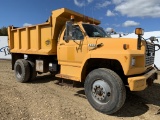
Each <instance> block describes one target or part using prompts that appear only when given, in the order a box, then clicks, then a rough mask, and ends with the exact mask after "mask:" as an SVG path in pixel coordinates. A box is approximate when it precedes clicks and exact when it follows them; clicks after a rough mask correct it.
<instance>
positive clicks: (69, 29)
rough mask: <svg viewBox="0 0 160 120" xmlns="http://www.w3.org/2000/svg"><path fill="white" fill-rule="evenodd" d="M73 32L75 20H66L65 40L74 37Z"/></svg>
mask: <svg viewBox="0 0 160 120" xmlns="http://www.w3.org/2000/svg"><path fill="white" fill-rule="evenodd" d="M72 33H73V22H72V21H67V22H66V32H65V37H64V40H65V41H68V40H71V39H72Z"/></svg>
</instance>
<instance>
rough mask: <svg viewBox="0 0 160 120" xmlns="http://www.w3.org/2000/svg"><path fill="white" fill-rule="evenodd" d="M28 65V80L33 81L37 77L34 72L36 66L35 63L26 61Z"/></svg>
mask: <svg viewBox="0 0 160 120" xmlns="http://www.w3.org/2000/svg"><path fill="white" fill-rule="evenodd" d="M27 61H28V63H29V67H30V71H31V72H30V77H29V80H34V79H35V78H36V76H37V71H36V66H35V63H34V62H33V61H31V60H27Z"/></svg>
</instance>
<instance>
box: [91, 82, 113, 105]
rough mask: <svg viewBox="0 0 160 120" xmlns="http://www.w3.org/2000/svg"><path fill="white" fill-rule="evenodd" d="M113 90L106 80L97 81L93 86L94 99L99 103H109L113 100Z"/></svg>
mask: <svg viewBox="0 0 160 120" xmlns="http://www.w3.org/2000/svg"><path fill="white" fill-rule="evenodd" d="M111 95H112V94H111V88H110V86H109V84H108V83H106V82H105V81H104V80H97V81H95V82H94V83H93V85H92V96H93V99H94V100H95V101H97V102H99V103H107V102H109V101H110V99H111Z"/></svg>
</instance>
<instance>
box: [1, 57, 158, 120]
mask: <svg viewBox="0 0 160 120" xmlns="http://www.w3.org/2000/svg"><path fill="white" fill-rule="evenodd" d="M159 77H160V76H159ZM119 119H121V120H160V79H158V80H157V81H155V83H154V85H153V86H151V87H149V88H147V89H146V90H144V91H141V92H129V93H127V99H126V102H125V105H124V106H123V107H122V109H121V110H120V111H119V112H118V113H116V114H114V115H105V114H102V113H99V112H97V111H96V110H94V109H93V108H92V107H91V106H90V104H89V103H88V101H87V99H86V97H85V95H84V88H83V87H70V86H67V85H65V86H63V85H59V84H58V80H57V79H56V78H54V77H53V76H51V75H50V74H45V75H44V76H38V77H37V78H36V80H34V81H31V82H29V83H18V82H16V80H15V77H14V71H12V70H11V64H10V61H6V60H0V120H119Z"/></svg>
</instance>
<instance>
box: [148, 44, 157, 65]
mask: <svg viewBox="0 0 160 120" xmlns="http://www.w3.org/2000/svg"><path fill="white" fill-rule="evenodd" d="M154 57H155V46H154V44H152V43H149V42H147V45H146V66H149V65H152V64H154Z"/></svg>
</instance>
